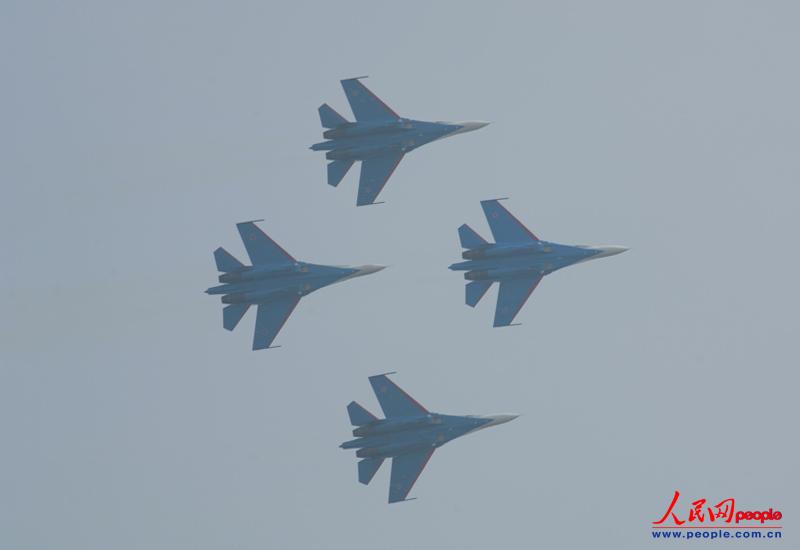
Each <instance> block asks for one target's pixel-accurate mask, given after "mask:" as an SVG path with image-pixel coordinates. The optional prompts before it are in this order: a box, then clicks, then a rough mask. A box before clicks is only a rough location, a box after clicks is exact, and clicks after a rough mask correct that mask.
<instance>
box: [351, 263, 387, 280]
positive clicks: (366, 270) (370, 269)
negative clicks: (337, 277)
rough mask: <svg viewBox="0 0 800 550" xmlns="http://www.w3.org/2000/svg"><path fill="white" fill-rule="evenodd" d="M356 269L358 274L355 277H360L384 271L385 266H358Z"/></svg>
mask: <svg viewBox="0 0 800 550" xmlns="http://www.w3.org/2000/svg"><path fill="white" fill-rule="evenodd" d="M356 269H358V273H356V274H355V275H356V276H357V277H359V276H361V275H369V274H371V273H377V272H378V271H381V270H382V269H386V266H385V265H360V266H358V267H356Z"/></svg>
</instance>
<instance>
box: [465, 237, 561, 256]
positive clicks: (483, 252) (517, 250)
mask: <svg viewBox="0 0 800 550" xmlns="http://www.w3.org/2000/svg"><path fill="white" fill-rule="evenodd" d="M546 252H552V248H551V247H550V246H549V245H546V244H544V243H542V242H541V241H536V242H532V243H525V244H513V245H502V246H498V245H493V246H489V247H485V248H474V249H472V250H465V251H464V252H462V253H461V257H462V258H464V259H465V260H482V259H485V258H503V257H505V256H517V255H520V254H540V253H546Z"/></svg>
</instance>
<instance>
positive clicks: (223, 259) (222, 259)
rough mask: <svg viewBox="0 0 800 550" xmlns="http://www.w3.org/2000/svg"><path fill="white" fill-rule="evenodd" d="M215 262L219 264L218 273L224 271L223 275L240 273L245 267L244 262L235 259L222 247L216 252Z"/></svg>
mask: <svg viewBox="0 0 800 550" xmlns="http://www.w3.org/2000/svg"><path fill="white" fill-rule="evenodd" d="M214 261H215V262H217V271H222V272H223V273H230V272H231V271H238V270H240V269H241V268H243V267H244V264H243V263H242V262H240V261H239V260H237V259H236V258H234V257H233V255H231V253H230V252H228V251H227V250H225V249H224V248H222V247H221V246H220V247H219V248H218V249H216V250H215V251H214Z"/></svg>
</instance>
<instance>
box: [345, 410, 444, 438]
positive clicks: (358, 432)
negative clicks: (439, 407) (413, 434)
mask: <svg viewBox="0 0 800 550" xmlns="http://www.w3.org/2000/svg"><path fill="white" fill-rule="evenodd" d="M441 423H442V419H441V418H439V417H438V416H433V415H428V416H423V417H421V418H414V419H411V420H394V421H392V420H384V421H383V422H381V423H380V424H375V425H371V426H359V427H358V428H356V429H355V430H353V435H354V436H356V437H366V436H369V435H379V434H386V433H392V432H401V431H403V430H410V429H412V428H422V427H425V426H437V425H439V424H441Z"/></svg>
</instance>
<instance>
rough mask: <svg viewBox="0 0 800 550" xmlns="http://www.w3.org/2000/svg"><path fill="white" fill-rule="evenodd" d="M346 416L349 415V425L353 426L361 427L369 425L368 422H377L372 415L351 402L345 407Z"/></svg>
mask: <svg viewBox="0 0 800 550" xmlns="http://www.w3.org/2000/svg"><path fill="white" fill-rule="evenodd" d="M347 414H348V415H350V424H352V425H353V426H363V425H364V424H369V423H370V422H374V421H375V420H378V418H377V417H376V416H375V415H374V414H372V413H371V412H369V411H368V410H367V409H365V408H364V407H362V406H361V405H359V404H358V403H356V402H355V401H351V402H350V404H349V405H347Z"/></svg>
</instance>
